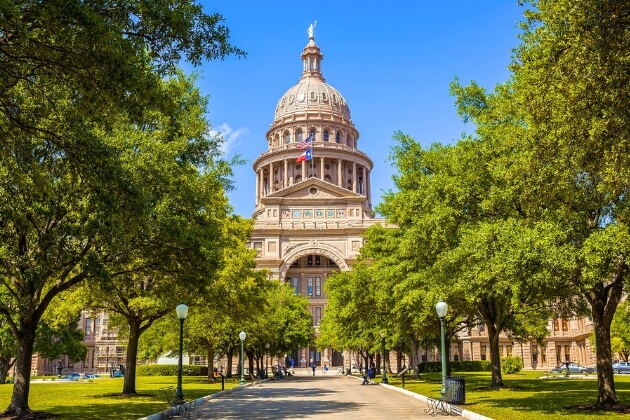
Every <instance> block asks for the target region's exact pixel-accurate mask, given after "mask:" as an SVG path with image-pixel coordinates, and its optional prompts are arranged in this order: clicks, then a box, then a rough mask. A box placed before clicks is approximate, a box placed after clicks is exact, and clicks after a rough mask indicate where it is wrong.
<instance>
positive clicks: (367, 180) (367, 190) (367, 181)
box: [363, 166, 372, 204]
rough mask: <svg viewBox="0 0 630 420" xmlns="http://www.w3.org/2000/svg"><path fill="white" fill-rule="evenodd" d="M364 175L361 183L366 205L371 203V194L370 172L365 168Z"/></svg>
mask: <svg viewBox="0 0 630 420" xmlns="http://www.w3.org/2000/svg"><path fill="white" fill-rule="evenodd" d="M363 172H364V173H365V174H364V175H363V181H364V182H365V196H366V197H367V201H368V204H371V203H372V193H371V192H370V171H369V169H368V168H367V166H366V167H365V168H364V169H363Z"/></svg>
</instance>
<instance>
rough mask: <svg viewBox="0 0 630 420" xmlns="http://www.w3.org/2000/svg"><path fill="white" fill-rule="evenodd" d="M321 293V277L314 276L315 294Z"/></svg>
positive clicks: (319, 294)
mask: <svg viewBox="0 0 630 420" xmlns="http://www.w3.org/2000/svg"><path fill="white" fill-rule="evenodd" d="M321 295H322V278H321V277H315V296H321Z"/></svg>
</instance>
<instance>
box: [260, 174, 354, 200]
mask: <svg viewBox="0 0 630 420" xmlns="http://www.w3.org/2000/svg"><path fill="white" fill-rule="evenodd" d="M266 199H316V200H321V199H329V200H334V199H365V196H363V195H361V194H358V193H355V192H352V191H350V190H347V189H345V188H342V187H340V186H338V185H335V184H331V183H330V182H326V181H322V180H320V179H319V178H309V179H307V180H306V181H302V182H298V183H297V184H294V185H291V186H290V187H288V188H283V189H281V190H279V191H275V192H274V193H273V194H269V195H267V196H266V197H264V198H262V200H263V201H265V200H266ZM274 201H275V200H274Z"/></svg>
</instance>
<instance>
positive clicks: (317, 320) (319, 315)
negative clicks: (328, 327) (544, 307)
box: [315, 306, 322, 325]
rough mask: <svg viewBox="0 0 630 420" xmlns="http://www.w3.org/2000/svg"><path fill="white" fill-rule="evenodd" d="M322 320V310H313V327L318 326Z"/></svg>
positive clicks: (317, 308) (319, 308)
mask: <svg viewBox="0 0 630 420" xmlns="http://www.w3.org/2000/svg"><path fill="white" fill-rule="evenodd" d="M321 320H322V308H321V307H320V306H318V307H316V308H315V325H319V323H320V321H321Z"/></svg>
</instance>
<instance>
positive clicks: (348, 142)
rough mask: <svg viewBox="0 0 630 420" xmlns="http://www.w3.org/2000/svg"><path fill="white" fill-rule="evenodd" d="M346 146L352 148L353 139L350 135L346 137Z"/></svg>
mask: <svg viewBox="0 0 630 420" xmlns="http://www.w3.org/2000/svg"><path fill="white" fill-rule="evenodd" d="M346 146H350V147H352V139H351V138H350V134H348V135H347V136H346Z"/></svg>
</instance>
